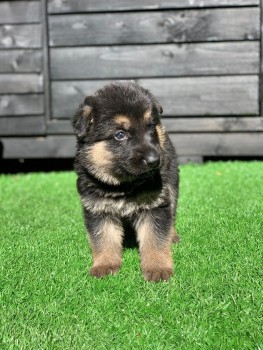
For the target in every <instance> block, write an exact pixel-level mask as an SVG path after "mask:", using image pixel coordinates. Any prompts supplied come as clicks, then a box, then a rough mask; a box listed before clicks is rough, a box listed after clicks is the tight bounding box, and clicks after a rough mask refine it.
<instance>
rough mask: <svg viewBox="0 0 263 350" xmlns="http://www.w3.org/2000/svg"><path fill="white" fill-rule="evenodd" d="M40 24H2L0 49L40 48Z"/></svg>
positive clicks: (0, 27) (0, 28)
mask: <svg viewBox="0 0 263 350" xmlns="http://www.w3.org/2000/svg"><path fill="white" fill-rule="evenodd" d="M41 44H42V40H41V25H40V24H16V25H10V24H5V25H1V26H0V49H8V48H40V47H41Z"/></svg>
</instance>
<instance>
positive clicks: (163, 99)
mask: <svg viewBox="0 0 263 350" xmlns="http://www.w3.org/2000/svg"><path fill="white" fill-rule="evenodd" d="M138 83H139V84H141V85H142V86H144V87H146V88H147V89H150V90H151V91H152V92H153V94H155V95H156V96H157V98H158V100H159V101H160V103H161V105H163V107H164V111H165V114H166V115H178V116H187V115H189V116H191V115H193V116H195V115H256V114H258V113H259V106H258V76H230V77H228V76H221V77H198V78H197V77H196V78H178V79H176V78H170V79H139V80H138Z"/></svg>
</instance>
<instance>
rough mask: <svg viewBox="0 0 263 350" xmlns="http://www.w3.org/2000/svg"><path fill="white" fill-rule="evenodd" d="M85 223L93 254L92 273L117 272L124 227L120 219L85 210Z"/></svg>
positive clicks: (100, 275)
mask: <svg viewBox="0 0 263 350" xmlns="http://www.w3.org/2000/svg"><path fill="white" fill-rule="evenodd" d="M84 216H85V223H86V227H87V230H88V234H89V241H90V244H91V249H92V255H93V266H92V268H91V269H90V274H91V275H92V276H95V277H103V276H106V275H110V274H112V275H113V274H115V273H116V272H118V270H119V269H120V267H121V258H122V237H123V228H122V225H121V222H120V221H119V220H118V219H113V218H111V217H109V216H107V215H106V214H105V216H103V217H102V216H99V215H97V216H96V215H94V214H92V213H90V212H89V211H87V210H84Z"/></svg>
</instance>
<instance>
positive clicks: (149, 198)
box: [82, 188, 167, 217]
mask: <svg viewBox="0 0 263 350" xmlns="http://www.w3.org/2000/svg"><path fill="white" fill-rule="evenodd" d="M166 192H167V191H166V189H165V188H162V189H156V190H151V191H143V190H142V191H138V192H135V193H115V194H111V195H109V194H108V195H105V196H98V197H96V198H94V197H93V198H89V197H85V198H83V197H82V204H83V205H84V207H85V208H86V209H88V210H89V211H92V212H93V213H96V214H100V213H108V214H113V215H118V216H122V217H125V216H130V215H132V214H134V213H136V212H138V211H139V210H147V209H153V208H155V207H158V206H160V205H162V204H163V203H165V202H166V201H167V193H166Z"/></svg>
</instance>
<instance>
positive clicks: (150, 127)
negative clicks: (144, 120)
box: [149, 122, 156, 131]
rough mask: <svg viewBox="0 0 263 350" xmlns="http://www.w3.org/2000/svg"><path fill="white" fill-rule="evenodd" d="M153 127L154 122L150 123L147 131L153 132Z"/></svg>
mask: <svg viewBox="0 0 263 350" xmlns="http://www.w3.org/2000/svg"><path fill="white" fill-rule="evenodd" d="M155 126H156V124H155V123H154V122H151V123H150V124H149V129H150V130H151V131H154V130H155Z"/></svg>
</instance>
